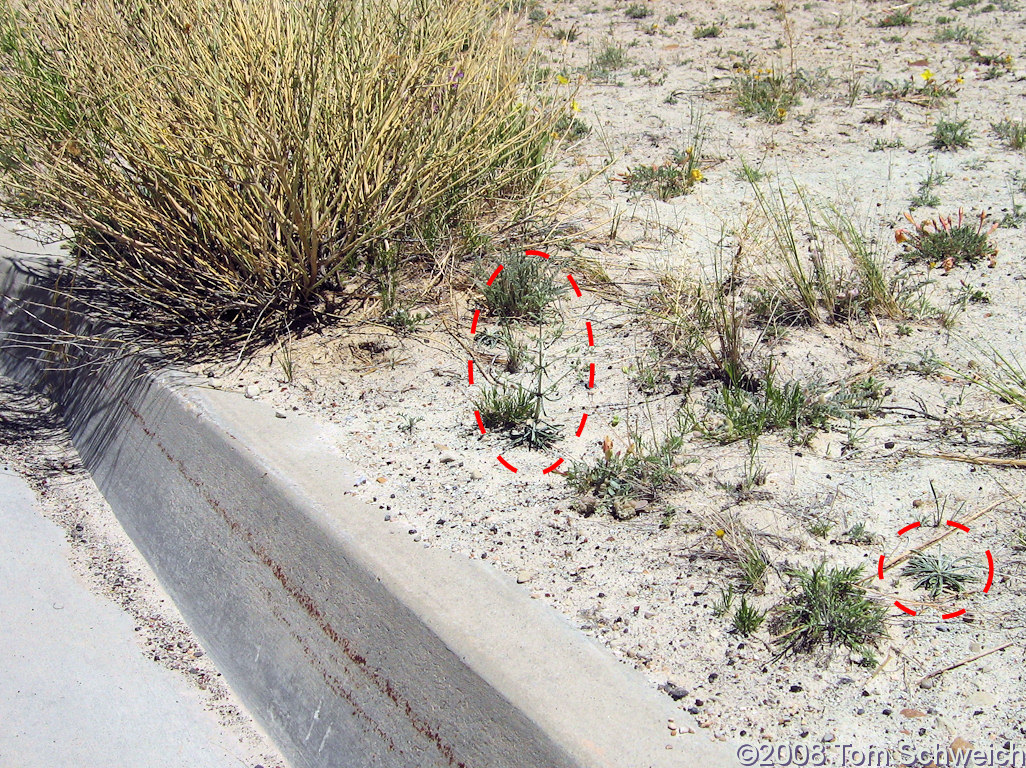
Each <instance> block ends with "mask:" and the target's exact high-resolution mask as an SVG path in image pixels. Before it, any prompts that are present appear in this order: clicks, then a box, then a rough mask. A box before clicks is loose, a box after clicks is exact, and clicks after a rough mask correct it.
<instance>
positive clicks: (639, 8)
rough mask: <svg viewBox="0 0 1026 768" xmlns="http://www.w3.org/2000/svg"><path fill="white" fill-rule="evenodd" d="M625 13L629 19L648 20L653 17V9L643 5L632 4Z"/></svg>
mask: <svg viewBox="0 0 1026 768" xmlns="http://www.w3.org/2000/svg"><path fill="white" fill-rule="evenodd" d="M623 13H624V16H626V17H627V18H628V19H647V18H648V17H649V16H651V15H652V9H651V8H649V7H648V6H647V5H645V4H643V3H631V4H630V5H628V6H627V10H625V11H624V12H623Z"/></svg>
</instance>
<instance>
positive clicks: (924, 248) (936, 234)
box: [894, 208, 998, 271]
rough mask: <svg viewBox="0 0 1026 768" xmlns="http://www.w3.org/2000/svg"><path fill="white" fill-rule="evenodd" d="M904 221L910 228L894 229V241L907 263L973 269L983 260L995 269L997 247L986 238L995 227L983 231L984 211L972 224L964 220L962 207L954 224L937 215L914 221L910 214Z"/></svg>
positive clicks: (947, 268) (946, 217) (949, 219)
mask: <svg viewBox="0 0 1026 768" xmlns="http://www.w3.org/2000/svg"><path fill="white" fill-rule="evenodd" d="M905 218H906V219H908V222H909V223H910V224H911V225H912V229H911V230H908V229H898V230H896V231H895V233H894V239H895V240H896V241H897V242H898V243H900V244H901V246H902V249H903V250H902V258H903V259H904V260H905V261H907V262H908V263H910V264H918V263H926V264H928V265H930V266H932V267H935V266H939V267H941V268H943V269H944V270H945V271H948V270H951V269H953V268H954V267H955V266H958V265H961V264H969V265H970V266H975V265H976V264H978V263H979V262H981V261H983V260H986V261H987V263H988V265H989V266H994V264H995V263H996V261H997V248H995V247H993V246H992V245H991V244H990V241H989V239H988V237H989V235H990V234H991V233H992V232H993V231H994V230H995V229H997V226H998V225H997V223H994V224H993V225H991V226H990V227H989V228H987V229H986V230H984V224H985V222H986V219H987V212H986V211H980V213H979V215H978V216H976V217H975V219H976V223H975V224H973V223H971V222H968V221H966V218H965V213H964V212H963V211H962V209H961V208H960V209H959V211H958V219H957V220H956V221H953V220H952V217H951V216H938V217H937V218H936V219H926V220H925V221H919V222H917V221H916V220H915V219H914V218H912V216H911V214H909V213H906V214H905Z"/></svg>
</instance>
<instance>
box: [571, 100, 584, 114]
mask: <svg viewBox="0 0 1026 768" xmlns="http://www.w3.org/2000/svg"><path fill="white" fill-rule="evenodd" d="M570 110H571V111H572V112H580V111H581V105H580V104H578V103H577V99H571V100H570Z"/></svg>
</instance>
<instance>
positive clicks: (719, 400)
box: [699, 370, 836, 443]
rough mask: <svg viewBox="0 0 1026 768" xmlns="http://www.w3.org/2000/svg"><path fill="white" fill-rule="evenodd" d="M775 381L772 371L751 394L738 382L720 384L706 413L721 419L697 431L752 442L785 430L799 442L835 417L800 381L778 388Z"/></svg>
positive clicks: (721, 438)
mask: <svg viewBox="0 0 1026 768" xmlns="http://www.w3.org/2000/svg"><path fill="white" fill-rule="evenodd" d="M774 379H775V376H774V374H773V372H772V370H769V371H767V373H766V374H765V375H764V378H763V381H762V385H761V387H759V388H757V389H755V390H754V391H753V390H751V389H749V388H748V387H746V386H744V382H741V381H732V382H728V383H725V384H723V385H722V386H721V388H720V389H719V390H718V391H717V392H716V393H715V394H714V395H713V396H712V397H711V398H710V400H709V403H708V408H709V411H710V412H712V413H717V414H719V415H720V416H721V417H722V419H721V420H720V421H713V422H712V424H711V426H703V425H699V428H700V429H701V430H702V431H703V433H704V434H705V436H706V437H710V438H712V439H715V440H717V441H719V442H722V443H732V442H735V441H737V440H752V439H755V438H758V437H759V436H760V435H762V434H763V433H764V432H767V431H770V430H775V429H785V430H788V431H789V432H790V434H791V438H792V440H794V441H796V442H801V441H802V439H803V438H804V437H806V436H807V435H808V434H809V433H810V432H813V431H815V430H817V429H822V428H823V427H825V426H826V424H827V421H828V419H829V418H830V417H831V416H833V415H836V408H834V407H833V406H832V405H831V403H830V401H828V400H821V399H820V398H819V397H818V394H817V393H815V392H812V391H810V390H808V389H806V387H805V386H803V385H802V384H801V383H800V382H797V381H791V382H787V383H785V384H783V385H779V384H777V383H776V381H775V380H774Z"/></svg>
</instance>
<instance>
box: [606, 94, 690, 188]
mask: <svg viewBox="0 0 1026 768" xmlns="http://www.w3.org/2000/svg"><path fill="white" fill-rule="evenodd" d="M688 140H689V143H688V146H687V147H685V148H684V149H682V150H674V152H673V154H672V156H671V158H670V160H669V161H668V162H666V163H663V164H662V165H636V166H634V167H633V168H631V169H630V170H629V171H628V172H627V173H625V174H624V175H623V176H621V177H620V181H622V182H623V184H624V185H625V186H626V187H627V189H628V190H629V191H631V192H644V193H647V194H650V195H653V196H655V197H658V198H659V199H660V200H670V199H672V198H674V197H679V196H680V195H686V194H687V193H688V192H690V191H691V190H692V189H693V188H694V186H695V185H696V184H698V183H699V182H700V181H702V180H703V179H704V178H705V175H704V174H703V173H702V162H703V157H702V145H703V144H704V143H705V129H704V128H703V125H702V113H701V112H700V111H696V110H695V108H694V105H692V109H691V126H690V129H689V132H688Z"/></svg>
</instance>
